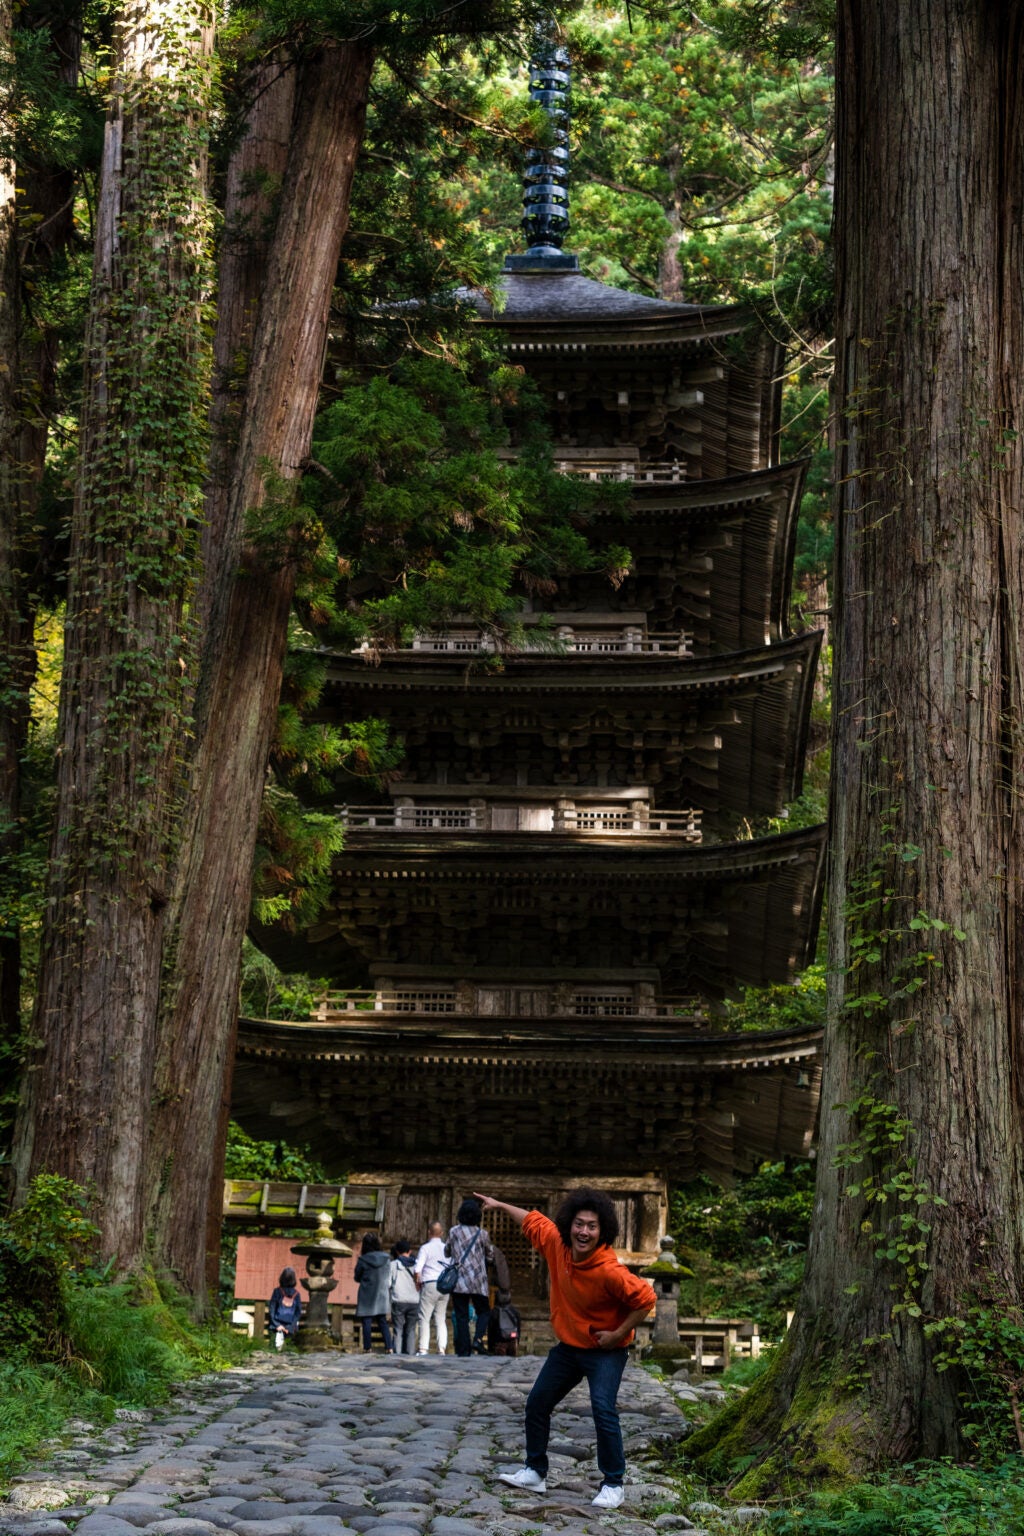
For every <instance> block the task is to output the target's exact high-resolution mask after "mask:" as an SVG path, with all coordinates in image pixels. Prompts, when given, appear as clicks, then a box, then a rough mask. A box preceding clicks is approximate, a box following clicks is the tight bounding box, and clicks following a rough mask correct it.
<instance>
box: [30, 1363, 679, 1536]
mask: <svg viewBox="0 0 1024 1536" xmlns="http://www.w3.org/2000/svg"><path fill="white" fill-rule="evenodd" d="M540 1365H541V1360H540V1359H539V1358H538V1357H537V1356H535V1355H532V1356H531V1355H527V1356H521V1357H520V1358H519V1359H516V1360H505V1359H493V1358H487V1357H483V1358H480V1357H473V1358H471V1359H469V1360H456V1359H454V1358H451V1357H447V1358H441V1357H438V1356H434V1355H432V1356H429V1357H428V1358H427V1359H416V1358H407V1357H402V1356H399V1357H396V1358H389V1357H386V1356H383V1355H353V1354H337V1355H333V1354H315V1355H302V1354H297V1353H296V1354H293V1353H291V1352H289V1353H288V1354H287V1355H285V1356H281V1357H277V1358H275V1357H272V1356H258V1357H256V1360H255V1361H254V1363H253V1364H252V1365H247V1366H245V1367H243V1368H241V1369H235V1370H231V1371H225V1372H222V1373H219V1374H218V1375H216V1376H209V1377H204V1378H203V1379H202V1380H201V1381H199V1382H194V1383H191V1384H189V1386H187V1387H185V1388H183V1389H182V1390H181V1392H180V1393H179V1395H178V1396H177V1397H176V1398H175V1400H174V1402H173V1403H172V1404H171V1405H170V1407H169V1408H168V1409H165V1410H162V1411H160V1412H157V1413H141V1412H140V1413H129V1412H125V1411H122V1412H121V1413H120V1414H119V1416H118V1420H117V1422H116V1423H115V1424H114V1425H113V1426H112V1427H110V1428H108V1429H97V1428H95V1427H94V1426H90V1425H85V1424H79V1425H77V1426H72V1431H74V1430H75V1429H77V1434H75V1433H73V1434H72V1438H71V1443H70V1445H68V1446H65V1447H64V1448H62V1449H60V1450H53V1451H51V1453H50V1455H49V1458H48V1459H47V1460H45V1461H42V1462H39V1463H33V1464H32V1467H31V1470H30V1471H28V1472H27V1473H26V1474H25V1475H23V1476H22V1477H20V1478H18V1479H16V1480H15V1482H14V1484H13V1486H12V1489H11V1493H10V1495H9V1498H8V1502H6V1503H4V1504H0V1536H69V1533H70V1532H74V1533H75V1536H142V1533H143V1532H144V1533H145V1536H340V1533H342V1532H346V1531H358V1532H361V1533H372V1536H555V1533H564V1532H580V1533H585V1532H603V1533H607V1536H647V1533H650V1532H652V1531H655V1530H659V1531H661V1530H683V1531H685V1530H691V1531H693V1530H695V1528H696V1524H697V1522H696V1521H692V1520H691V1519H690V1518H688V1517H687V1516H686V1514H685V1513H684V1511H683V1508H682V1506H680V1504H679V1503H678V1497H677V1494H676V1492H675V1490H674V1489H673V1488H671V1487H670V1486H668V1485H666V1483H665V1481H664V1478H663V1477H662V1476H659V1471H658V1468H659V1465H660V1463H659V1457H658V1454H657V1449H658V1447H664V1446H665V1445H667V1444H669V1443H671V1442H672V1441H673V1440H677V1439H679V1438H680V1437H681V1436H682V1435H684V1434H685V1433H686V1429H687V1425H686V1420H685V1419H684V1417H683V1414H682V1411H681V1410H680V1408H679V1407H678V1406H677V1403H676V1401H675V1399H674V1397H673V1396H672V1395H671V1394H670V1393H669V1391H668V1390H667V1389H666V1388H665V1387H664V1386H663V1385H662V1384H661V1383H660V1382H659V1381H657V1380H655V1379H653V1378H652V1377H650V1376H648V1375H647V1374H646V1373H645V1372H643V1371H641V1370H640V1369H638V1368H637V1367H636V1366H633V1365H630V1366H629V1367H628V1368H627V1371H626V1375H625V1377H624V1379H623V1384H622V1391H621V1394H620V1397H619V1406H620V1410H621V1412H622V1424H623V1432H624V1436H625V1441H626V1452H627V1461H628V1471H627V1484H626V1501H625V1503H624V1504H623V1506H622V1507H621V1508H620V1509H619V1510H617V1511H614V1512H611V1513H605V1512H603V1511H597V1510H594V1509H592V1508H591V1506H590V1500H591V1499H592V1497H593V1495H594V1493H595V1492H596V1491H597V1489H598V1487H599V1486H600V1476H599V1474H598V1471H597V1464H596V1461H595V1460H594V1435H593V1421H592V1419H591V1417H590V1405H589V1399H588V1397H587V1392H586V1387H585V1386H581V1387H579V1388H577V1389H576V1391H575V1392H573V1393H572V1394H571V1396H570V1397H568V1398H567V1399H566V1401H565V1403H564V1404H563V1406H562V1408H561V1409H560V1410H559V1412H558V1414H557V1415H556V1417H555V1420H554V1422H553V1434H552V1444H551V1453H552V1462H551V1472H550V1474H549V1477H548V1492H547V1494H546V1495H540V1496H539V1495H537V1494H530V1493H521V1492H519V1491H518V1490H514V1489H511V1488H507V1487H506V1486H505V1485H504V1484H502V1483H499V1482H497V1481H495V1473H496V1472H497V1471H499V1470H501V1469H502V1468H503V1467H510V1466H515V1465H519V1464H520V1463H521V1460H522V1408H523V1402H524V1400H525V1397H526V1393H527V1392H528V1391H529V1388H530V1385H531V1384H532V1382H533V1379H534V1377H535V1375H536V1373H537V1371H538V1369H539V1367H540ZM69 1501H70V1502H69ZM58 1506H61V1507H58ZM705 1508H707V1506H705ZM700 1523H701V1524H703V1521H701V1522H700Z"/></svg>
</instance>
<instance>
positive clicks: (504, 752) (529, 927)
mask: <svg viewBox="0 0 1024 1536" xmlns="http://www.w3.org/2000/svg"><path fill="white" fill-rule="evenodd" d="M557 65H558V60H557V57H555V65H552V64H551V63H550V59H549V63H548V66H547V74H546V75H545V72H544V69H543V68H541V69H540V70H539V71H537V72H536V74H535V78H534V86H535V88H536V90H538V91H542V90H543V91H545V92H546V95H547V97H548V100H549V104H550V100H551V98H552V97H557V94H558V90H560V89H561V86H560V84H559V81H560V80H561V78H562V76H563V75H564V69H562V68H561V67H556V66H557ZM555 76H557V77H558V78H557V79H555V84H554V85H552V79H553V78H554V77H555ZM538 99H541V98H538ZM556 116H557V114H556ZM537 153H538V154H539V155H541V156H542V157H543V155H544V154H545V153H546V152H545V151H538V152H537ZM541 169H542V170H543V166H542V167H541ZM558 169H559V172H560V174H561V172H562V171H563V170H564V162H562V163H561V165H560V166H559V167H558ZM548 170H549V171H550V170H551V167H550V166H548ZM538 176H539V173H538V172H537V167H536V166H535V167H534V168H533V175H532V180H531V179H530V174H529V173H528V186H527V219H526V221H524V227H527V228H528V230H529V232H530V234H531V236H532V241H533V243H532V245H531V248H530V250H529V251H527V252H526V253H525V255H522V256H516V257H510V258H509V259H508V261H507V264H506V272H505V274H504V279H503V288H504V292H503V296H502V297H503V303H502V304H501V306H500V307H495V308H493V309H492V308H491V307H490V305H489V304H488V303H487V302H486V301H485V300H484V299H483V298H482V297H481V298H478V299H477V300H476V302H477V306H478V310H479V313H480V323H481V324H484V325H488V326H491V327H493V328H494V329H495V330H496V331H497V333H498V334H499V335H500V337H501V339H502V342H503V345H504V346H505V348H506V349H507V353H508V355H509V357H510V358H511V359H513V360H515V361H517V362H518V363H520V364H521V365H522V367H523V368H524V369H525V370H526V371H527V372H528V373H529V374H530V375H531V376H532V377H533V379H534V380H535V381H536V383H537V384H538V386H539V387H540V389H541V390H542V392H543V396H544V398H545V400H546V402H547V408H548V410H549V413H550V421H551V426H552V431H553V434H554V437H555V442H556V462H557V465H558V467H559V468H560V469H561V471H562V472H563V473H565V474H572V475H584V476H587V477H588V478H591V479H613V480H616V481H625V482H626V483H628V484H629V486H630V487H631V512H630V516H629V520H628V526H627V528H626V531H625V532H623V530H622V526H621V524H620V523H616V524H615V526H614V527H613V526H612V524H611V520H609V526H608V529H607V534H606V537H607V539H608V542H609V543H613V542H615V543H621V542H625V543H626V544H627V545H628V547H629V548H630V551H631V555H632V565H631V568H630V571H629V573H628V575H627V576H626V578H625V580H624V581H623V582H622V584H621V586H619V587H618V589H616V590H612V588H611V587H610V586H609V585H608V584H607V583H606V582H603V581H602V580H601V579H600V578H599V577H598V576H596V575H587V576H578V577H575V578H573V579H570V580H566V581H565V582H563V583H562V585H561V587H560V589H559V591H558V592H557V593H556V594H554V595H552V596H551V597H549V598H547V599H545V600H544V602H540V601H534V602H533V603H532V604H531V605H529V607H528V609H527V613H526V615H525V621H526V625H527V630H526V635H527V639H526V641H525V643H523V644H521V645H520V646H519V648H518V649H516V650H506V652H505V654H504V655H503V658H502V663H503V664H502V666H501V668H500V669H497V670H496V669H495V668H494V667H493V666H487V665H485V664H484V663H486V662H487V660H488V657H489V653H490V652H491V651H492V650H493V648H494V644H495V642H494V641H493V639H492V638H490V637H488V636H487V635H485V634H483V633H481V632H480V631H479V630H477V629H476V628H474V626H473V625H472V623H470V622H469V621H468V620H467V622H466V623H464V624H453V625H452V626H451V628H450V629H449V630H448V631H447V632H446V633H444V634H421V635H418V636H417V637H415V639H414V640H413V641H412V642H411V644H410V645H409V646H408V648H406V649H404V650H400V651H395V652H393V653H389V654H385V655H384V656H382V657H379V658H378V657H370V656H364V655H359V654H357V655H337V656H332V657H330V659H329V676H328V686H327V694H326V699H327V703H328V705H329V707H330V708H331V710H332V711H336V713H337V715H338V716H339V717H341V718H349V719H351V718H358V717H363V716H367V715H375V716H378V717H381V718H383V719H385V720H387V721H388V723H389V725H390V726H391V727H392V729H393V731H394V732H395V734H396V735H397V736H398V737H399V739H400V740H401V741H402V742H403V744H404V750H405V761H404V766H403V769H402V775H401V778H400V780H398V781H397V782H395V783H394V784H392V786H391V789H390V795H389V798H388V799H387V801H386V803H384V804H367V803H358V802H356V803H352V804H349V805H347V806H345V807H343V808H341V809H340V811H339V814H341V815H343V816H344V817H345V822H346V843H345V849H344V852H343V853H342V854H341V855H340V856H339V857H338V859H337V861H336V864H335V870H334V884H333V893H332V897H331V900H330V902H329V904H328V907H327V909H326V911H325V912H324V913H323V915H322V917H321V919H320V921H319V922H317V924H316V925H315V926H314V927H313V928H311V929H310V930H309V931H307V932H305V933H303V934H301V935H298V936H291V937H288V936H284V935H280V934H274V933H269V932H268V933H264V934H261V935H260V936H259V937H260V942H261V943H264V944H265V945H266V947H267V948H268V949H269V950H270V952H271V953H272V954H274V956H275V958H276V959H278V961H279V963H281V964H283V965H284V966H286V967H288V968H295V969H300V970H303V971H306V972H309V973H312V974H315V975H325V976H330V977H332V978H333V981H334V984H335V986H336V987H337V988H338V989H339V990H338V992H337V993H334V994H332V995H330V996H328V997H327V998H326V999H325V1000H324V1002H323V1004H322V1006H321V1007H320V1009H319V1012H318V1014H317V1016H316V1018H315V1019H313V1020H311V1021H309V1022H305V1023H296V1024H281V1023H262V1022H260V1021H256V1020H243V1021H242V1026H241V1032H240V1039H239V1047H238V1060H237V1067H236V1075H235V1113H236V1114H237V1115H238V1116H239V1118H240V1119H241V1120H242V1123H243V1124H244V1125H245V1127H246V1128H247V1129H248V1130H250V1131H251V1132H253V1133H255V1134H258V1135H261V1136H272V1137H277V1136H285V1137H287V1138H289V1139H297V1140H299V1141H305V1142H309V1143H310V1144H311V1145H312V1146H313V1147H314V1148H315V1149H316V1150H318V1151H319V1152H321V1153H322V1154H323V1155H324V1156H325V1157H326V1158H327V1159H328V1160H329V1161H330V1162H331V1164H332V1165H343V1166H344V1167H345V1169H346V1170H347V1171H349V1172H350V1173H351V1172H352V1170H356V1171H358V1172H360V1173H362V1174H365V1176H366V1177H367V1178H370V1177H373V1178H374V1179H377V1180H379V1179H382V1178H383V1179H387V1180H390V1181H391V1183H392V1186H393V1193H394V1195H395V1196H396V1198H397V1199H398V1201H399V1204H398V1205H397V1206H396V1208H395V1209H396V1212H397V1211H400V1212H401V1220H402V1223H403V1224H404V1225H406V1226H408V1227H409V1228H410V1235H412V1236H416V1235H418V1230H419V1226H418V1225H417V1224H419V1225H422V1223H423V1222H425V1221H426V1220H427V1219H429V1218H430V1217H431V1216H433V1215H436V1214H439V1213H440V1214H441V1215H442V1217H444V1216H445V1215H446V1214H448V1213H449V1211H450V1207H451V1205H452V1204H453V1203H454V1202H455V1201H456V1200H457V1198H458V1195H459V1193H460V1192H464V1186H465V1185H466V1184H467V1182H471V1183H475V1185H476V1187H488V1180H490V1184H491V1185H492V1186H494V1187H498V1188H501V1189H503V1190H505V1191H506V1193H509V1194H518V1195H520V1196H522V1197H523V1199H524V1202H526V1203H529V1202H530V1201H531V1200H532V1201H533V1203H538V1202H537V1191H538V1190H541V1191H543V1192H546V1193H547V1194H548V1195H550V1196H551V1197H552V1198H553V1197H554V1194H555V1193H557V1190H558V1188H560V1187H563V1186H565V1185H569V1184H572V1183H573V1182H580V1181H581V1180H586V1179H589V1180H591V1181H592V1180H594V1179H595V1178H598V1179H600V1180H601V1181H602V1182H603V1183H604V1184H605V1186H606V1187H607V1188H609V1189H612V1190H613V1191H615V1192H617V1197H618V1198H619V1199H620V1202H621V1204H622V1207H623V1216H624V1230H625V1232H626V1234H627V1246H633V1247H636V1248H641V1247H643V1246H645V1245H646V1246H647V1247H648V1248H649V1247H651V1246H653V1245H654V1240H655V1239H656V1236H657V1235H658V1233H657V1231H656V1230H655V1229H656V1228H659V1220H660V1218H659V1216H658V1212H659V1211H661V1210H662V1208H663V1190H664V1181H665V1180H666V1179H685V1178H687V1177H692V1176H694V1175H695V1174H697V1173H698V1172H702V1171H703V1172H706V1173H708V1174H710V1175H712V1176H714V1177H715V1178H717V1179H720V1180H723V1181H727V1180H728V1179H729V1178H730V1177H731V1176H732V1175H733V1174H734V1173H735V1172H736V1171H741V1170H748V1169H750V1168H752V1167H755V1166H756V1165H757V1163H758V1162H759V1161H761V1160H762V1159H764V1158H769V1157H780V1156H785V1155H799V1154H806V1152H807V1151H808V1150H809V1147H810V1142H811V1137H812V1132H813V1126H814V1120H815V1114H816V1107H817V1092H818V1082H819V1068H818V1055H819V1046H820V1040H819V1038H818V1034H817V1032H815V1031H803V1032H801V1031H795V1032H785V1033H780V1034H772V1035H765V1034H761V1035H758V1034H741V1035H737V1034H729V1033H727V1032H724V1031H723V1028H722V1021H721V1009H720V1006H719V1005H720V1001H721V1000H722V999H723V998H726V997H729V996H735V995H736V993H737V991H738V989H740V988H741V987H743V986H746V985H764V984H767V983H771V982H784V981H788V980H790V979H792V977H793V976H794V974H795V973H796V972H797V971H799V970H800V969H801V968H802V967H804V966H805V965H806V964H807V963H808V962H809V961H810V959H811V958H812V955H813V950H814V941H815V935H816V930H817V923H818V915H819V906H820V898H821V888H822V871H823V854H824V829H823V828H820V827H819V828H813V829H811V830H807V831H799V832H789V833H783V834H781V835H778V836H771V837H762V838H751V837H750V835H749V823H750V821H752V820H753V819H755V818H760V817H764V816H766V815H776V814H777V813H778V812H779V811H780V810H781V809H782V807H783V806H784V805H785V803H786V802H787V801H791V800H793V799H795V798H796V797H797V795H798V794H799V793H800V789H801V779H802V768H803V760H804V753H805V745H806V736H807V727H808V719H809V712H810V704H811V691H812V685H813V679H814V673H815V668H816V664H817V659H818V650H819V643H820V637H819V636H818V635H817V634H801V635H793V634H792V633H791V632H790V628H789V622H788V607H789V589H790V577H791V569H792V559H793V541H794V531H795V523H796V511H797V507H798V503H799V498H800V491H801V481H802V468H801V466H799V465H792V464H781V465H780V464H779V463H777V440H778V428H779V384H778V379H779V374H780V363H781V359H780V358H779V356H778V354H777V349H776V347H775V346H774V345H773V343H772V342H771V341H770V340H769V339H768V338H767V337H766V336H765V334H764V333H763V331H762V330H760V329H759V327H758V325H757V324H756V322H755V319H754V317H753V316H752V315H751V314H750V313H749V312H748V311H746V310H744V309H742V308H737V307H709V306H701V305H689V304H679V303H667V302H664V301H661V300H657V299H650V298H645V297H641V296H639V295H637V294H634V293H629V292H625V291H622V290H619V289H616V288H612V287H609V286H606V285H605V284H602V283H598V282H594V281H591V280H590V279H588V278H586V277H585V276H583V275H582V274H581V273H580V272H579V270H578V268H577V263H576V260H575V258H574V257H571V256H567V255H565V254H564V253H563V252H562V251H561V249H560V244H561V240H560V235H561V233H562V229H561V227H560V225H559V221H560V220H562V219H563V217H564V208H563V204H562V203H561V202H560V201H559V196H560V193H559V187H558V185H555V184H554V183H553V182H552V178H551V176H550V175H549V176H548V178H547V181H545V180H544V178H543V176H540V179H538ZM538 188H540V189H541V191H540V192H539V193H538V191H537V189H538ZM545 189H546V190H545ZM556 194H557V195H556ZM531 196H532V201H531V200H530V199H531ZM545 198H546V199H547V204H545V202H544V199H545ZM545 207H546V208H547V212H546V213H545ZM545 220H546V222H545ZM512 451H514V445H513V448H512ZM601 536H602V535H601V534H600V532H599V534H598V537H601ZM531 622H533V623H536V624H538V625H541V624H542V628H541V629H538V631H537V634H538V638H537V641H536V643H535V644H533V643H531V640H530V632H529V625H530V624H531ZM417 1190H418V1191H420V1195H421V1197H422V1198H420V1196H417V1193H416V1192H417ZM417 1200H418V1201H419V1203H417ZM652 1202H653V1204H652ZM541 1203H543V1202H542V1201H541ZM396 1219H397V1218H396ZM630 1234H632V1236H630Z"/></svg>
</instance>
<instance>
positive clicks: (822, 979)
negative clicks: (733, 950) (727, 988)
mask: <svg viewBox="0 0 1024 1536" xmlns="http://www.w3.org/2000/svg"><path fill="white" fill-rule="evenodd" d="M810 824H811V825H814V824H815V823H813V822H812V823H810ZM826 984H827V977H826V974H825V967H824V965H809V966H808V967H807V969H806V971H804V972H803V974H802V975H801V976H798V977H797V979H796V981H795V982H794V983H793V984H792V986H788V985H779V986H771V987H745V988H744V989H743V997H742V1000H741V1001H740V1002H738V1003H734V1002H729V1003H726V1005H725V1007H726V1014H725V1017H726V1019H727V1020H728V1027H729V1028H730V1029H737V1030H744V1031H754V1030H757V1031H761V1030H775V1029H804V1028H820V1027H821V1026H823V1025H824V1023H825V991H826Z"/></svg>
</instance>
